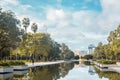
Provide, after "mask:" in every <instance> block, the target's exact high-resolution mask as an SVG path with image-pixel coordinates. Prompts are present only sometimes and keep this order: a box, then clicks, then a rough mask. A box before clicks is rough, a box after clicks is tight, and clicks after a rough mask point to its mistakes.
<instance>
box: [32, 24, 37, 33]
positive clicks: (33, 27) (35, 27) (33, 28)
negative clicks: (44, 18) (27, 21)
mask: <svg viewBox="0 0 120 80" xmlns="http://www.w3.org/2000/svg"><path fill="white" fill-rule="evenodd" d="M37 29H38V26H37V24H36V23H32V25H31V30H32V31H33V32H34V33H35V32H36V31H37Z"/></svg>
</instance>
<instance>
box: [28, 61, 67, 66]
mask: <svg viewBox="0 0 120 80" xmlns="http://www.w3.org/2000/svg"><path fill="white" fill-rule="evenodd" d="M64 62H65V61H64V60H59V61H51V62H35V63H34V64H33V63H28V64H27V65H28V67H29V68H32V67H37V66H46V65H52V64H59V63H64Z"/></svg>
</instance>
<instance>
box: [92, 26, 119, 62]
mask: <svg viewBox="0 0 120 80" xmlns="http://www.w3.org/2000/svg"><path fill="white" fill-rule="evenodd" d="M107 40H108V44H104V45H103V44H98V46H97V47H96V48H95V50H94V57H95V58H96V59H109V60H120V25H119V26H118V27H117V29H115V30H113V31H111V32H110V34H109V36H108V38H107ZM100 43H101V42H100Z"/></svg>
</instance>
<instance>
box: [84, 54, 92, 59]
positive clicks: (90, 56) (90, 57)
mask: <svg viewBox="0 0 120 80" xmlns="http://www.w3.org/2000/svg"><path fill="white" fill-rule="evenodd" d="M83 58H84V59H93V55H92V54H87V55H85V56H84V57H83Z"/></svg>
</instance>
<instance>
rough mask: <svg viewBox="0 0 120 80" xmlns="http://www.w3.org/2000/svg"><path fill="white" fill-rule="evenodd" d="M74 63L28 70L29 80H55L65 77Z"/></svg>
mask: <svg viewBox="0 0 120 80" xmlns="http://www.w3.org/2000/svg"><path fill="white" fill-rule="evenodd" d="M73 67H74V63H65V64H58V65H52V66H44V67H36V68H34V69H30V70H29V72H28V73H29V77H30V80H57V79H59V78H60V77H65V76H66V75H67V74H68V72H69V70H71V69H72V68H73Z"/></svg>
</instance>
